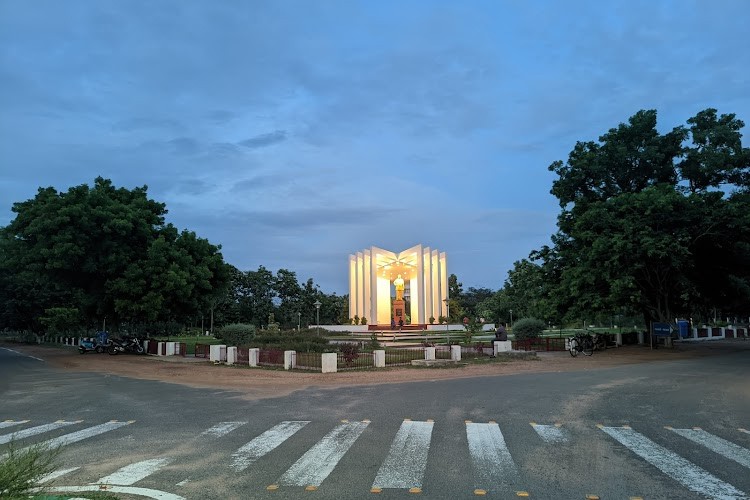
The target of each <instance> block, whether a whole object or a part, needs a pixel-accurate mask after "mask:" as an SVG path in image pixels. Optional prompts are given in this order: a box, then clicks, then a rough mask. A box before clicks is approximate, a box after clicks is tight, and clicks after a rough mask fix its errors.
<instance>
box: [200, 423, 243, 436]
mask: <svg viewBox="0 0 750 500" xmlns="http://www.w3.org/2000/svg"><path fill="white" fill-rule="evenodd" d="M246 423H247V422H221V423H218V424H216V425H214V426H213V427H211V428H210V429H206V430H205V431H203V432H201V433H200V435H201V436H211V437H221V436H224V435H226V434H229V433H230V432H232V431H233V430H235V429H236V428H238V427H240V426H242V425H245V424H246Z"/></svg>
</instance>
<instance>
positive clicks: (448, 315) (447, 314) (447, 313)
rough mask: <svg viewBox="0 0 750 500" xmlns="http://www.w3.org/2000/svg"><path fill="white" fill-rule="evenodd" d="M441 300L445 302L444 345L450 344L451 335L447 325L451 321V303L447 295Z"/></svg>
mask: <svg viewBox="0 0 750 500" xmlns="http://www.w3.org/2000/svg"><path fill="white" fill-rule="evenodd" d="M443 302H445V345H450V344H451V336H450V334H449V333H448V326H449V325H450V322H451V304H450V301H449V300H448V298H447V297H446V298H445V299H444V300H443Z"/></svg>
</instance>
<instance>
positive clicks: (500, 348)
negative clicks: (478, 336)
mask: <svg viewBox="0 0 750 500" xmlns="http://www.w3.org/2000/svg"><path fill="white" fill-rule="evenodd" d="M492 346H493V347H494V349H493V350H494V351H495V356H497V353H499V352H510V351H512V350H513V344H512V343H511V341H510V340H496V341H494V342H493V343H492Z"/></svg>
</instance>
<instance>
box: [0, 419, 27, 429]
mask: <svg viewBox="0 0 750 500" xmlns="http://www.w3.org/2000/svg"><path fill="white" fill-rule="evenodd" d="M26 422H28V420H5V421H3V422H0V429H5V428H7V427H13V426H14V425H21V424H25V423H26Z"/></svg>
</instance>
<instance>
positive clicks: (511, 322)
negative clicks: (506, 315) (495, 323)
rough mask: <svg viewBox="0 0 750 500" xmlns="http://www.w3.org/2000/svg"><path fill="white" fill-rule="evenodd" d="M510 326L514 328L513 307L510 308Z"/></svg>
mask: <svg viewBox="0 0 750 500" xmlns="http://www.w3.org/2000/svg"><path fill="white" fill-rule="evenodd" d="M510 327H511V328H513V309H511V310H510Z"/></svg>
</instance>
